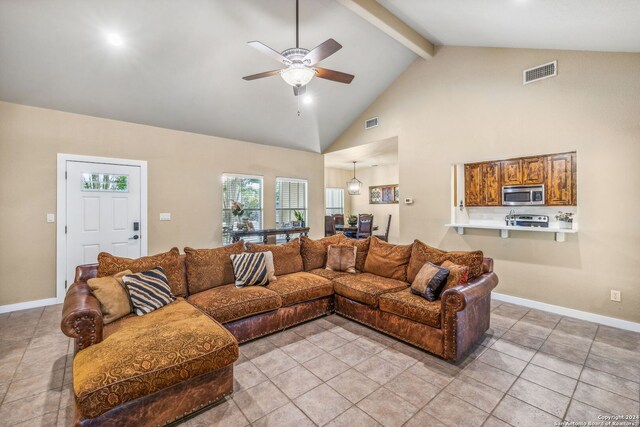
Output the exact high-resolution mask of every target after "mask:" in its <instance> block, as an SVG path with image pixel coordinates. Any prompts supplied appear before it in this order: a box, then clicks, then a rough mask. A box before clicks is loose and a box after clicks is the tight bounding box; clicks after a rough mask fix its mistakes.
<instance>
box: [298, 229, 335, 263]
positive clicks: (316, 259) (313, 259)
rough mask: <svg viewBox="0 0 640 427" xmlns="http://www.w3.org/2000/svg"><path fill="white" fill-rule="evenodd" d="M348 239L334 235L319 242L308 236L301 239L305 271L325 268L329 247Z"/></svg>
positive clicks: (301, 252) (301, 253)
mask: <svg viewBox="0 0 640 427" xmlns="http://www.w3.org/2000/svg"><path fill="white" fill-rule="evenodd" d="M346 239H347V238H346V237H345V236H344V235H343V234H334V235H333V236H329V237H325V238H323V239H319V240H313V239H310V238H308V237H307V236H302V237H300V255H301V256H302V262H303V264H304V271H311V270H315V269H316V268H324V266H325V265H326V263H327V248H328V247H329V245H339V244H341V243H343V242H344V241H345V240H346Z"/></svg>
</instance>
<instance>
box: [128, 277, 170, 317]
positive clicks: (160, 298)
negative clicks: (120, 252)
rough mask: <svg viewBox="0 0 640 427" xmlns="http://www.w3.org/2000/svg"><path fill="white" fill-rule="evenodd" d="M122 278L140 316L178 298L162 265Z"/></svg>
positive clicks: (136, 312)
mask: <svg viewBox="0 0 640 427" xmlns="http://www.w3.org/2000/svg"><path fill="white" fill-rule="evenodd" d="M122 280H123V281H124V284H125V285H126V286H127V289H128V290H129V295H130V296H131V305H132V306H133V312H134V313H135V314H137V315H138V316H143V315H145V314H148V313H151V312H152V311H153V310H157V309H158V308H160V307H163V306H165V305H167V304H169V303H170V302H172V301H175V299H176V297H175V296H173V294H172V293H171V288H170V287H169V281H168V280H167V276H166V274H165V273H164V270H163V269H162V267H156V268H154V269H151V270H147V271H142V272H140V273H136V274H127V275H126V276H124V277H123V278H122Z"/></svg>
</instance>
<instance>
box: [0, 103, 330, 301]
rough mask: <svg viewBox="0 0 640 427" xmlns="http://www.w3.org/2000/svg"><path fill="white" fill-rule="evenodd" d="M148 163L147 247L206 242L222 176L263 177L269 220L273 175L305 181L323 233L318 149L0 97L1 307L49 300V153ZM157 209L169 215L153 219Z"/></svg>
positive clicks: (217, 228) (316, 230)
mask: <svg viewBox="0 0 640 427" xmlns="http://www.w3.org/2000/svg"><path fill="white" fill-rule="evenodd" d="M57 153H68V154H82V155H92V156H104V157H118V158H126V159H139V160H146V161H148V174H149V175H148V178H149V187H148V192H149V217H148V221H149V223H148V225H149V253H150V254H152V253H157V252H160V251H165V250H167V249H169V248H171V247H172V246H178V247H179V248H180V249H181V250H182V249H183V248H184V246H192V247H213V246H217V245H219V244H220V242H221V240H222V237H221V206H222V202H221V199H222V195H221V191H222V190H221V184H220V182H221V181H220V176H221V174H222V173H224V172H232V173H246V174H254V175H263V176H264V225H265V226H274V225H275V200H274V199H275V179H276V177H277V176H286V177H294V178H306V179H307V180H308V181H309V213H310V218H309V226H310V227H311V229H312V237H321V236H322V235H323V211H324V210H323V209H322V207H323V201H324V192H323V180H324V178H323V175H324V161H323V158H322V155H320V154H314V153H308V152H302V151H295V150H287V149H281V148H274V147H269V146H266V145H258V144H251V143H247V142H241V141H234V140H229V139H224V138H216V137H211V136H205V135H198V134H192V133H186V132H179V131H173V130H168V129H161V128H155V127H150V126H143V125H137V124H132V123H126V122H120V121H113V120H106V119H99V118H95V117H88V116H82V115H77V114H69V113H64V112H60V111H53V110H46V109H40V108H32V107H26V106H22V105H16V104H9V103H3V102H0V203H1V204H0V218H2V225H0V227H1V228H0V231H1V234H0V236H1V237H0V254H2V255H1V256H0V277H2V284H1V285H0V305H5V304H12V303H18V302H23V301H31V300H37V299H43V298H51V297H55V265H56V264H55V262H56V261H55V260H56V255H55V251H56V231H55V230H56V226H55V224H47V223H46V222H45V215H46V213H48V212H51V213H55V212H56V154H57ZM160 212H171V214H172V220H171V221H170V222H164V221H163V222H160V221H159V213H160Z"/></svg>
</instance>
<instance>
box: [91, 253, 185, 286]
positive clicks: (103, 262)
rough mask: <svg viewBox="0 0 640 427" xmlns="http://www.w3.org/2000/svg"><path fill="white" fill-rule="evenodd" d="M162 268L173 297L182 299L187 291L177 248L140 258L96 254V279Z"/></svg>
mask: <svg viewBox="0 0 640 427" xmlns="http://www.w3.org/2000/svg"><path fill="white" fill-rule="evenodd" d="M156 267H162V269H163V270H164V272H165V274H166V275H167V279H168V280H169V286H170V287H171V292H172V293H173V295H176V296H180V297H183V296H185V292H186V289H187V284H186V280H185V274H184V265H183V263H182V260H181V259H180V251H179V250H178V248H172V249H171V250H170V251H169V252H164V253H161V254H157V255H151V256H145V257H142V258H136V259H131V258H121V257H117V256H113V255H111V254H108V253H106V252H100V253H99V254H98V277H104V276H111V275H114V274H116V273H118V272H120V271H123V270H127V269H129V270H131V271H132V272H133V273H140V272H141V271H145V270H151V269H153V268H156Z"/></svg>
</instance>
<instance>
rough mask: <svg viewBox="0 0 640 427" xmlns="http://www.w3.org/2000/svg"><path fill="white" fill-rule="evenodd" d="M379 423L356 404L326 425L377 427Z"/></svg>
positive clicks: (329, 426)
mask: <svg viewBox="0 0 640 427" xmlns="http://www.w3.org/2000/svg"><path fill="white" fill-rule="evenodd" d="M379 425H380V423H378V422H377V421H376V420H374V419H373V418H371V417H370V416H369V415H367V413H366V412H364V411H363V410H362V409H360V408H358V407H357V406H352V407H351V408H349V409H347V410H346V411H345V412H343V413H342V414H340V416H338V418H335V419H333V420H332V421H330V422H329V423H328V424H326V426H327V427H378V426H379Z"/></svg>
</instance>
